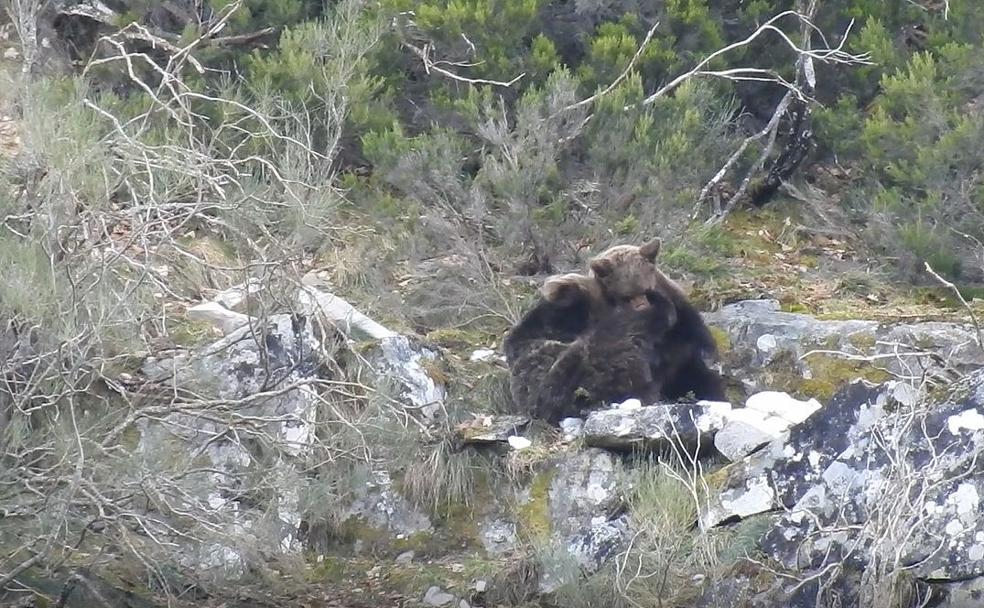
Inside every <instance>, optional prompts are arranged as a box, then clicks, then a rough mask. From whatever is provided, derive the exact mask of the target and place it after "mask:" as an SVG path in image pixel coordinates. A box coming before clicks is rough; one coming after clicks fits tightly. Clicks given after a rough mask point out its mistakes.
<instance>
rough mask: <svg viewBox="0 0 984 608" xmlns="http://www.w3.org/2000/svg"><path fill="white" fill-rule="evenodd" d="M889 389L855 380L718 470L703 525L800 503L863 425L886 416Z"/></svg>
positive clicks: (704, 510)
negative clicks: (782, 431) (759, 446)
mask: <svg viewBox="0 0 984 608" xmlns="http://www.w3.org/2000/svg"><path fill="white" fill-rule="evenodd" d="M886 391H887V388H885V387H878V386H873V385H870V384H868V383H866V382H863V381H859V382H855V383H853V384H851V385H849V386H847V387H845V388H844V389H843V390H842V391H841V392H839V393H838V394H837V395H835V396H834V398H833V399H832V400H831V402H830V403H829V404H827V405H826V406H825V407H824V408H822V409H820V410H818V411H817V412H815V413H814V414H813V415H812V416H810V417H809V418H807V419H806V420H805V421H804V422H803V423H802V424H799V425H797V426H795V427H793V428H792V429H791V430H790V431H789V433H788V434H787V435H784V436H782V437H779V438H778V439H775V440H773V441H772V442H771V443H769V444H768V445H767V446H766V447H765V448H763V449H762V450H760V451H758V452H755V453H754V454H752V455H750V456H747V457H746V458H744V459H742V460H741V461H739V462H736V463H734V464H731V465H729V466H728V467H726V468H725V469H724V470H723V471H721V472H719V473H717V474H716V475H719V476H720V477H721V480H720V483H712V486H714V487H716V488H717V492H716V493H714V494H712V495H711V496H710V497H709V498H708V502H707V504H706V505H705V506H704V508H703V509H702V513H701V521H702V523H703V525H704V526H714V525H718V524H720V523H722V522H724V521H727V520H729V519H732V518H734V517H739V518H740V517H747V516H749V515H754V514H756V513H763V512H766V511H770V510H773V509H778V508H780V507H783V506H786V507H790V506H792V505H794V504H795V503H796V501H798V500H799V499H800V498H802V497H803V495H804V494H806V492H807V491H808V490H809V488H810V487H811V486H812V485H813V484H814V483H815V482H816V480H818V479H819V478H820V475H821V474H822V473H823V472H824V471H825V470H826V468H827V466H828V465H829V464H830V463H831V462H832V461H833V460H834V459H835V458H836V457H837V456H839V455H840V454H841V453H842V452H843V451H844V450H845V449H847V448H848V446H849V445H851V443H852V441H853V440H854V439H855V438H856V437H858V436H859V434H860V433H861V432H862V430H863V429H865V428H867V427H869V426H870V425H871V424H872V422H873V421H874V420H875V419H877V418H878V417H880V416H881V415H882V413H883V411H884V409H883V406H884V403H885V402H886V400H887V398H886V396H885V394H884V393H885V392H886ZM717 481H718V480H715V482H717Z"/></svg>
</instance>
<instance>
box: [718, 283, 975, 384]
mask: <svg viewBox="0 0 984 608" xmlns="http://www.w3.org/2000/svg"><path fill="white" fill-rule="evenodd" d="M704 319H705V320H706V321H707V323H708V325H709V326H711V328H712V331H713V332H714V334H715V336H716V338H717V341H718V345H719V348H720V350H721V367H722V371H723V372H724V373H725V375H726V376H729V377H732V378H736V379H738V380H739V381H740V384H741V385H742V386H743V388H744V391H745V393H746V394H750V393H754V392H758V391H764V390H778V391H787V392H789V393H792V394H794V395H795V396H799V397H804V398H807V397H815V398H817V399H819V400H820V401H821V402H826V401H827V400H829V399H830V398H831V397H832V396H833V395H834V393H836V392H837V390H838V389H839V388H840V387H841V386H843V385H844V384H845V383H847V382H851V381H853V380H856V379H859V378H863V379H865V380H868V381H870V382H875V383H880V382H884V381H887V380H890V379H893V378H900V377H901V378H913V377H916V378H918V377H921V376H922V375H924V374H925V375H929V376H933V375H941V376H944V377H950V375H951V372H959V373H967V372H970V371H972V370H974V369H977V368H978V367H981V366H984V352H982V351H981V349H980V348H979V347H978V346H977V334H976V331H975V330H974V328H973V327H972V326H970V325H966V324H960V323H942V322H912V323H890V324H889V323H880V322H878V321H858V320H825V319H817V318H816V317H812V316H810V315H805V314H798V313H790V312H783V311H782V310H781V309H780V305H779V302H777V301H776V300H747V301H742V302H736V303H734V304H729V305H727V306H724V307H722V308H721V309H720V310H718V311H716V312H712V313H707V314H705V315H704Z"/></svg>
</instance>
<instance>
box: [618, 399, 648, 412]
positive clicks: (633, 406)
mask: <svg viewBox="0 0 984 608" xmlns="http://www.w3.org/2000/svg"><path fill="white" fill-rule="evenodd" d="M612 407H613V408H614V409H617V410H637V409H639V408H641V407H642V401H639V400H638V399H636V398H635V397H633V398H632V399H626V400H625V401H623V402H622V403H616V404H613V405H612Z"/></svg>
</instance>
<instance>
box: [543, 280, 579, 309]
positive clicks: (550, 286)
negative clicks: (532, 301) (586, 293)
mask: <svg viewBox="0 0 984 608" xmlns="http://www.w3.org/2000/svg"><path fill="white" fill-rule="evenodd" d="M580 291H581V290H580V287H579V286H578V285H577V284H576V283H574V282H573V281H571V280H570V279H568V278H567V277H563V276H561V277H550V278H549V279H547V280H546V281H544V283H543V285H542V286H541V287H540V295H542V296H543V299H544V300H546V301H547V302H550V303H551V304H558V305H560V306H569V305H571V304H573V303H574V302H575V301H576V300H577V297H578V295H579V293H580Z"/></svg>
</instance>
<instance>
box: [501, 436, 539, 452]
mask: <svg viewBox="0 0 984 608" xmlns="http://www.w3.org/2000/svg"><path fill="white" fill-rule="evenodd" d="M506 441H507V442H509V446H510V447H512V449H514V450H525V449H526V448H528V447H530V446H531V445H533V442H532V441H530V440H529V439H527V438H526V437H520V436H519V435H512V436H510V437H509V439H507V440H506Z"/></svg>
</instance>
